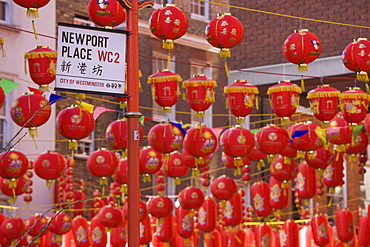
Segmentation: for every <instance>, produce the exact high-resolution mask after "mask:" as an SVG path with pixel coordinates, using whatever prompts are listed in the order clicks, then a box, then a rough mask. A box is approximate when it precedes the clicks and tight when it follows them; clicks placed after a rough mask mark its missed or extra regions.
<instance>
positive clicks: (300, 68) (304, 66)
mask: <svg viewBox="0 0 370 247" xmlns="http://www.w3.org/2000/svg"><path fill="white" fill-rule="evenodd" d="M297 69H298V72H306V71H308V64H306V63H302V64H299V65H298V68H297Z"/></svg>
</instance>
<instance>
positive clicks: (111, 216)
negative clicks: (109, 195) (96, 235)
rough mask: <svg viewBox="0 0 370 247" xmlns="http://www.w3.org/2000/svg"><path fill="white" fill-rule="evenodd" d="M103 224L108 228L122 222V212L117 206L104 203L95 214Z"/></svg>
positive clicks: (117, 225) (119, 224)
mask: <svg viewBox="0 0 370 247" xmlns="http://www.w3.org/2000/svg"><path fill="white" fill-rule="evenodd" d="M97 217H98V218H99V220H100V222H101V223H102V225H103V226H105V227H108V228H115V227H119V226H121V225H122V223H123V213H122V210H121V209H120V208H118V207H114V206H112V205H106V206H104V207H102V208H101V209H100V210H99V213H98V216H97Z"/></svg>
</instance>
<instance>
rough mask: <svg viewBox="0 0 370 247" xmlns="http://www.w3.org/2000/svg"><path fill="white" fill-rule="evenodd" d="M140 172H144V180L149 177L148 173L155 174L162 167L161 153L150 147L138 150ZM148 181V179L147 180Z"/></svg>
mask: <svg viewBox="0 0 370 247" xmlns="http://www.w3.org/2000/svg"><path fill="white" fill-rule="evenodd" d="M139 161H140V173H141V174H144V179H145V181H148V179H147V178H149V179H150V176H149V174H155V173H156V172H158V171H159V170H160V169H161V167H162V154H161V153H159V152H157V151H155V150H154V149H153V148H151V147H144V148H143V149H140V150H139ZM149 181H150V180H149Z"/></svg>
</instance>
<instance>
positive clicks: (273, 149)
mask: <svg viewBox="0 0 370 247" xmlns="http://www.w3.org/2000/svg"><path fill="white" fill-rule="evenodd" d="M255 140H256V147H257V148H258V149H259V150H260V151H261V152H263V153H265V154H267V155H269V156H270V157H271V155H274V154H278V153H280V152H281V151H283V150H284V149H285V148H286V146H287V145H288V143H289V137H288V133H287V132H286V131H285V130H284V129H282V128H280V127H277V126H275V125H269V126H266V127H262V128H261V129H260V131H258V132H257V133H255Z"/></svg>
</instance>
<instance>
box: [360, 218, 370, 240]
mask: <svg viewBox="0 0 370 247" xmlns="http://www.w3.org/2000/svg"><path fill="white" fill-rule="evenodd" d="M369 230H370V222H369V218H368V216H362V217H360V218H359V221H358V232H357V238H358V243H359V244H360V245H361V246H367V245H369V244H370V235H369Z"/></svg>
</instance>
